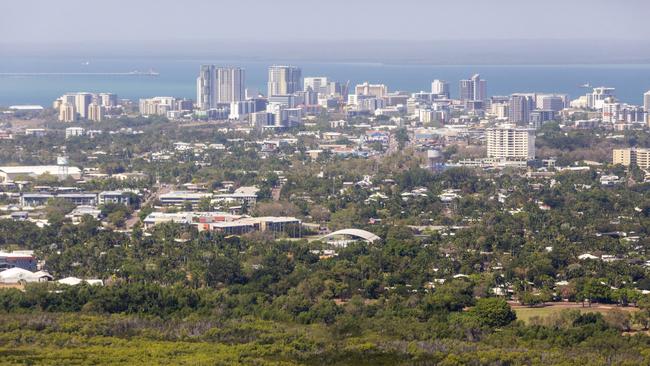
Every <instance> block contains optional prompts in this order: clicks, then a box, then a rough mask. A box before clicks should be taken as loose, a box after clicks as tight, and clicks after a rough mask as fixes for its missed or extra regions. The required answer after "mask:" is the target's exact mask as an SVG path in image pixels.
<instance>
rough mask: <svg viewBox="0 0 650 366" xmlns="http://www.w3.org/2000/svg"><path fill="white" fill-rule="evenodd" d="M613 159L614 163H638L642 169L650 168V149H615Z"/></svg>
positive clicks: (628, 164) (626, 164) (625, 164)
mask: <svg viewBox="0 0 650 366" xmlns="http://www.w3.org/2000/svg"><path fill="white" fill-rule="evenodd" d="M612 160H613V163H614V165H616V164H621V165H624V166H630V165H636V166H638V167H639V168H641V169H650V149H614V150H612Z"/></svg>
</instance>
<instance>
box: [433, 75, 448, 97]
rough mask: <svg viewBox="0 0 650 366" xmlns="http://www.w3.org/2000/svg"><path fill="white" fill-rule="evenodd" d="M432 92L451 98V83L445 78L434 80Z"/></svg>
mask: <svg viewBox="0 0 650 366" xmlns="http://www.w3.org/2000/svg"><path fill="white" fill-rule="evenodd" d="M431 94H435V95H444V96H445V98H447V99H449V83H448V82H446V81H444V80H438V79H436V80H434V81H433V82H432V83H431Z"/></svg>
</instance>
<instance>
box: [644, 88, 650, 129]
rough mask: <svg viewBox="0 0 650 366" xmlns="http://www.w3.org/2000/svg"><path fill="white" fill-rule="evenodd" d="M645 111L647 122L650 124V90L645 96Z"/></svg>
mask: <svg viewBox="0 0 650 366" xmlns="http://www.w3.org/2000/svg"><path fill="white" fill-rule="evenodd" d="M643 111H644V112H645V116H646V121H647V122H648V123H649V124H650V90H648V91H647V92H645V93H644V94H643Z"/></svg>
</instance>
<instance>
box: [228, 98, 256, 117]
mask: <svg viewBox="0 0 650 366" xmlns="http://www.w3.org/2000/svg"><path fill="white" fill-rule="evenodd" d="M255 107H256V104H255V101H254V100H243V101H239V102H232V103H230V115H229V116H228V119H236V120H239V119H243V118H246V117H247V116H248V115H249V114H251V113H255V112H257V110H256V109H255Z"/></svg>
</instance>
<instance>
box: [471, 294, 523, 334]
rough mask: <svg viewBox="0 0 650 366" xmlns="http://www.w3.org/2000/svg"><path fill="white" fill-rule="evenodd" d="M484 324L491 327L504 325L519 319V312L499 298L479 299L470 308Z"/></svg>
mask: <svg viewBox="0 0 650 366" xmlns="http://www.w3.org/2000/svg"><path fill="white" fill-rule="evenodd" d="M470 314H472V315H473V316H475V317H476V318H477V319H478V321H479V322H480V323H481V325H483V326H487V327H490V328H494V327H503V326H506V325H508V324H510V323H511V322H513V321H514V320H516V319H517V314H516V313H515V312H514V311H513V310H512V308H511V307H510V305H508V303H507V302H506V301H505V300H503V299H499V298H486V299H479V300H478V301H477V302H476V306H474V307H473V308H472V309H471V310H470Z"/></svg>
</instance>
